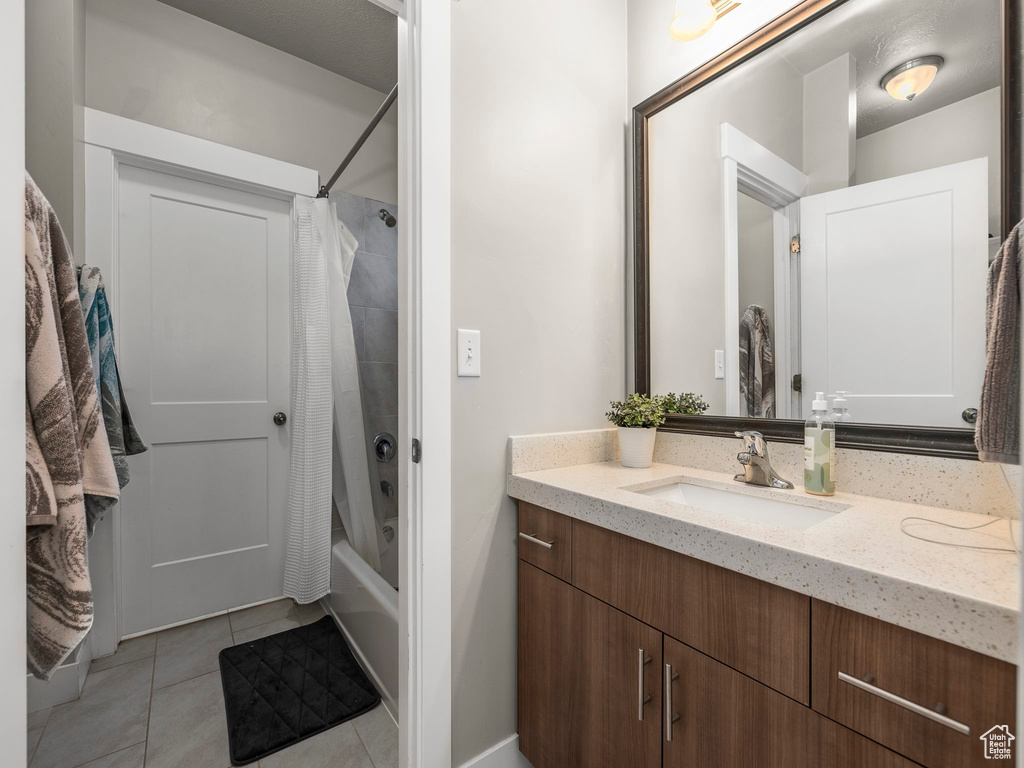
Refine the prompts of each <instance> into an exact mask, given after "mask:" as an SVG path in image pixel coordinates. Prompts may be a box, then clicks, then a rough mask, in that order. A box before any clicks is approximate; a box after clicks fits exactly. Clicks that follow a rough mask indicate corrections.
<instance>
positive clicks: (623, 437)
mask: <svg viewBox="0 0 1024 768" xmlns="http://www.w3.org/2000/svg"><path fill="white" fill-rule="evenodd" d="M618 430H619V460H620V461H621V462H622V466H624V467H634V468H637V469H643V468H645V467H649V466H651V462H652V461H653V460H654V441H655V439H656V438H657V437H658V430H657V429H654V428H653V427H652V428H650V429H645V428H643V427H619V428H618Z"/></svg>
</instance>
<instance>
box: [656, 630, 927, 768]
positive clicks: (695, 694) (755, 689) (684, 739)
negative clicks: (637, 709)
mask: <svg viewBox="0 0 1024 768" xmlns="http://www.w3.org/2000/svg"><path fill="white" fill-rule="evenodd" d="M675 675H678V677H675V678H674V676H675ZM663 676H664V677H665V681H664V684H665V690H666V695H665V712H664V718H665V723H664V728H665V742H664V768H751V766H757V768H917V766H915V764H914V763H911V762H910V761H909V760H906V759H904V758H902V757H900V756H899V755H897V754H896V753H894V752H890V751H889V750H887V749H885V748H884V747H881V746H879V745H878V744H875V743H874V742H872V741H869V740H868V739H865V738H864V737H862V736H859V735H858V734H856V733H854V732H853V731H851V730H849V729H848V728H844V727H843V726H841V725H838V724H837V723H833V722H832V721H831V720H828V719H826V718H824V717H822V716H821V715H819V714H817V713H816V712H814V711H813V710H811V709H809V708H807V707H805V706H803V705H801V704H798V703H796V702H795V701H793V700H792V699H790V698H787V697H786V696H783V695H781V694H779V693H776V692H775V691H773V690H772V689H770V688H768V687H766V686H764V685H761V684H760V683H758V682H757V681H756V680H751V679H750V678H749V677H747V676H746V675H742V674H740V673H739V672H737V671H736V670H734V669H730V668H729V667H727V666H725V665H724V664H719V663H718V662H717V661H715V660H714V659H712V658H709V657H708V656H705V655H704V654H702V653H700V652H699V651H695V650H694V649H693V648H690V647H688V646H686V645H683V644H682V643H679V642H676V641H675V640H673V639H672V638H670V637H666V638H665V669H664V673H663ZM673 678H674V679H673ZM669 691H671V693H668V692H669ZM677 716H678V719H675V718H676V717H677ZM670 718H671V719H672V720H674V722H671V721H670ZM670 735H671V738H669V737H670Z"/></svg>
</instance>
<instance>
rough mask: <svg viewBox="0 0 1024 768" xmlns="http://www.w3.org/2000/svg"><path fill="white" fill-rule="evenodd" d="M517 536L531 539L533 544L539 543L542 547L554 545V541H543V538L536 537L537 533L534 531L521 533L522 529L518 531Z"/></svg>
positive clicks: (548, 547) (547, 547) (549, 547)
mask: <svg viewBox="0 0 1024 768" xmlns="http://www.w3.org/2000/svg"><path fill="white" fill-rule="evenodd" d="M519 538H521V539H526V540H527V541H532V542H533V543H534V544H540V545H541V546H542V547H544V549H551V548H552V547H553V546H555V542H553V541H544V539H538V538H537V534H535V533H523V532H522V531H520V532H519Z"/></svg>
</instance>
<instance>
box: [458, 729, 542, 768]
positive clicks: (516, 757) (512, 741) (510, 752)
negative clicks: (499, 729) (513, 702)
mask: <svg viewBox="0 0 1024 768" xmlns="http://www.w3.org/2000/svg"><path fill="white" fill-rule="evenodd" d="M459 768H533V766H532V765H531V764H530V761H529V760H527V759H526V758H525V757H523V756H522V755H521V754H520V753H519V734H518V733H513V734H512V735H511V736H509V737H508V738H507V739H505V740H504V741H499V742H498V743H497V744H495V745H494V746H493V747H491V748H490V749H488V750H486V751H484V752H481V753H480V754H479V755H477V756H476V757H474V758H473V759H472V760H470V761H469V762H466V763H463V764H462V765H460V766H459Z"/></svg>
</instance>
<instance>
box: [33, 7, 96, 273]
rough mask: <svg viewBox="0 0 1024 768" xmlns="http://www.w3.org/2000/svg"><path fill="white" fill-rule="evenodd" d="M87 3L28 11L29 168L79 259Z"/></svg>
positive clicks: (82, 216) (82, 192)
mask: <svg viewBox="0 0 1024 768" xmlns="http://www.w3.org/2000/svg"><path fill="white" fill-rule="evenodd" d="M84 30H85V0H33V1H32V2H30V3H28V4H27V5H26V6H25V37H26V48H25V50H26V54H27V57H26V61H25V125H26V126H27V128H28V131H27V132H26V134H25V167H26V168H27V169H28V172H29V173H31V174H32V178H33V179H34V180H35V182H36V184H38V185H39V188H40V189H41V190H42V191H43V194H44V195H46V198H47V199H48V200H49V201H50V205H52V206H53V209H54V211H56V212H57V218H59V219H60V223H61V227H62V228H63V230H64V234H65V235H67V237H68V240H69V242H70V243H71V244H72V248H73V251H74V253H75V255H76V256H79V254H80V251H81V246H82V243H83V236H82V232H81V230H82V229H83V226H82V221H84V216H85V165H84V154H83V152H82V145H81V144H80V143H79V142H78V141H76V139H81V137H82V126H83V110H82V107H83V104H84V98H85V45H84V43H85V40H84Z"/></svg>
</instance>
